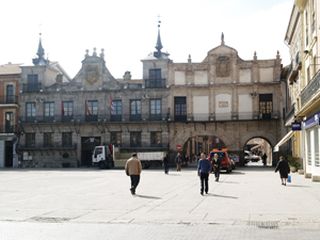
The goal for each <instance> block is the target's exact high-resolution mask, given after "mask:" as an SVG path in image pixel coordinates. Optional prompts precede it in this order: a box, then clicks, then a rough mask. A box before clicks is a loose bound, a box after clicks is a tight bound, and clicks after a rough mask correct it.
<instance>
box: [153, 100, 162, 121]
mask: <svg viewBox="0 0 320 240" xmlns="http://www.w3.org/2000/svg"><path fill="white" fill-rule="evenodd" d="M150 119H151V120H161V99H151V100H150Z"/></svg>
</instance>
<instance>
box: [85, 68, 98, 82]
mask: <svg viewBox="0 0 320 240" xmlns="http://www.w3.org/2000/svg"><path fill="white" fill-rule="evenodd" d="M85 71H86V73H85V75H86V80H87V82H89V83H90V84H94V83H95V82H97V81H98V79H99V71H98V66H87V67H86V69H85Z"/></svg>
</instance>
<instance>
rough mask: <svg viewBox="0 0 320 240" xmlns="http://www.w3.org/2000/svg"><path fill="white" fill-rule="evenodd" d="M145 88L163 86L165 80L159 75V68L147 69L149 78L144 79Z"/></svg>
mask: <svg viewBox="0 0 320 240" xmlns="http://www.w3.org/2000/svg"><path fill="white" fill-rule="evenodd" d="M145 85H146V88H162V87H165V80H164V79H162V77H161V69H160V68H154V69H149V79H146V81H145Z"/></svg>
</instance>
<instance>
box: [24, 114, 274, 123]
mask: <svg viewBox="0 0 320 240" xmlns="http://www.w3.org/2000/svg"><path fill="white" fill-rule="evenodd" d="M276 119H280V114H279V112H277V111H273V112H270V113H265V114H261V113H259V112H232V113H216V114H188V115H176V116H174V115H169V114H155V115H152V114H138V115H130V114H123V115H111V116H110V115H106V114H99V115H94V116H86V115H74V116H68V117H65V116H61V115H55V116H53V117H50V118H48V117H44V116H36V117H26V116H24V117H21V118H20V121H21V122H22V123H36V124H38V123H44V124H46V123H79V124H80V123H81V124H83V123H104V122H119V123H120V122H121V123H123V122H167V121H168V122H213V121H243V120H276Z"/></svg>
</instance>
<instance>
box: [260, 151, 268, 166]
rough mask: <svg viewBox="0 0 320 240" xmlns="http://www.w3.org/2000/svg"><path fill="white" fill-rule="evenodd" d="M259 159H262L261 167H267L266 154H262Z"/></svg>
mask: <svg viewBox="0 0 320 240" xmlns="http://www.w3.org/2000/svg"><path fill="white" fill-rule="evenodd" d="M261 158H262V163H263V166H266V165H267V154H266V153H264V154H263V155H262V157H261Z"/></svg>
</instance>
